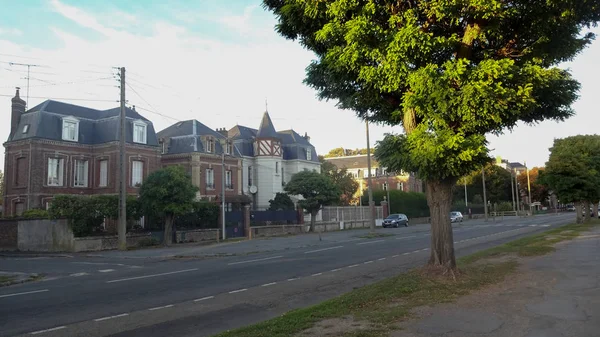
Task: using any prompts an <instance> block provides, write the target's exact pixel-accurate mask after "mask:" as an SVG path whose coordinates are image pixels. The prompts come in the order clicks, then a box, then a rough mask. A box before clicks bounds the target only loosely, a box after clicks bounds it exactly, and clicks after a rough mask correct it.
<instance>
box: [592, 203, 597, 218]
mask: <svg viewBox="0 0 600 337" xmlns="http://www.w3.org/2000/svg"><path fill="white" fill-rule="evenodd" d="M592 217H596V218H597V217H598V201H593V202H592Z"/></svg>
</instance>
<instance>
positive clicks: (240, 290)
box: [229, 288, 248, 294]
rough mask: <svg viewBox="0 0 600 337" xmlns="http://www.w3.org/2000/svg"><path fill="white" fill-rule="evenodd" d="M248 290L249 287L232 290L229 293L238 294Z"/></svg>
mask: <svg viewBox="0 0 600 337" xmlns="http://www.w3.org/2000/svg"><path fill="white" fill-rule="evenodd" d="M246 290H248V289H247V288H244V289H238V290H232V291H230V292H229V293H230V294H237V293H241V292H244V291H246Z"/></svg>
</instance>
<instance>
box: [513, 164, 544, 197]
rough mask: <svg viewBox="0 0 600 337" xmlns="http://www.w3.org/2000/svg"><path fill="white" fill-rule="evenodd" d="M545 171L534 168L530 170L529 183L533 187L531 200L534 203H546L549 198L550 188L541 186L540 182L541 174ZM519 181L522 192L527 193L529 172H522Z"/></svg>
mask: <svg viewBox="0 0 600 337" xmlns="http://www.w3.org/2000/svg"><path fill="white" fill-rule="evenodd" d="M541 171H543V169H542V168H539V167H534V168H532V169H531V170H529V183H530V185H531V199H532V201H534V202H535V201H539V202H541V203H546V200H547V199H548V197H549V191H548V187H547V186H545V185H543V184H541V183H540V181H539V175H540V172H541ZM517 179H518V180H519V184H520V185H521V190H524V191H525V192H527V172H522V173H521V174H520V175H519V176H518V177H517Z"/></svg>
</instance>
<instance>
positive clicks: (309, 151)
mask: <svg viewBox="0 0 600 337" xmlns="http://www.w3.org/2000/svg"><path fill="white" fill-rule="evenodd" d="M306 160H312V150H311V149H306Z"/></svg>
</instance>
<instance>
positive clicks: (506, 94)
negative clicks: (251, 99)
mask: <svg viewBox="0 0 600 337" xmlns="http://www.w3.org/2000/svg"><path fill="white" fill-rule="evenodd" d="M264 5H265V7H266V8H267V9H269V10H272V11H273V12H274V13H275V15H276V17H277V19H278V20H279V23H278V25H277V31H278V32H279V33H280V34H281V35H283V36H284V37H286V38H289V39H294V40H296V39H297V40H299V41H300V42H301V43H302V45H304V46H305V47H306V48H307V49H309V50H311V51H313V52H314V53H315V54H316V57H317V59H316V60H315V61H313V63H312V64H311V65H310V66H309V67H308V68H307V78H306V80H305V82H306V83H307V84H308V85H309V86H311V87H313V88H315V89H316V90H317V91H318V92H319V96H320V97H321V98H322V99H334V100H337V101H338V106H339V107H341V108H343V109H350V110H353V111H356V112H357V113H358V114H359V116H361V117H363V118H365V117H367V116H368V118H369V119H370V120H372V121H376V122H383V123H386V124H391V125H403V126H404V129H405V130H406V131H407V135H389V136H388V137H386V139H385V140H384V141H383V142H382V143H384V144H388V143H389V144H390V145H389V146H383V147H381V150H380V152H379V155H378V157H379V158H381V159H384V158H385V161H386V163H385V164H383V165H384V166H387V167H390V169H391V170H396V171H399V170H400V169H404V170H405V171H415V172H419V174H420V176H421V177H422V178H425V179H428V180H438V181H442V180H446V179H447V178H458V177H461V176H463V175H465V174H468V173H470V172H471V171H472V170H473V169H474V168H475V167H477V166H481V165H482V164H485V163H487V162H488V156H487V152H488V150H487V148H486V145H487V143H486V140H485V134H487V133H501V132H502V131H503V130H504V129H505V128H512V127H514V126H515V125H516V123H517V122H518V121H520V120H521V121H525V122H527V123H536V122H539V121H542V120H545V119H554V120H563V119H565V118H567V117H569V116H571V115H572V113H573V112H572V111H571V109H570V104H571V103H572V102H573V101H574V100H575V99H576V98H577V95H576V92H577V90H578V88H579V84H578V83H577V82H576V81H575V80H574V79H572V77H571V76H570V74H569V72H568V71H565V70H561V69H558V68H555V67H553V66H554V65H556V64H557V63H559V62H562V61H565V60H570V59H571V58H572V57H573V56H575V55H576V54H577V53H578V52H580V51H581V50H582V49H583V48H584V47H586V46H587V45H588V44H589V43H590V42H591V41H592V39H593V37H594V36H593V34H591V33H588V34H584V35H580V34H579V32H580V31H581V30H582V28H584V27H586V26H590V25H595V24H596V22H597V21H598V20H600V6H598V4H597V1H593V0H582V1H578V2H576V5H575V3H574V2H565V1H560V2H559V1H546V2H534V1H522V2H520V3H519V5H518V6H517V5H511V6H509V5H505V4H504V2H501V1H499V0H493V1H473V0H471V1H462V2H456V1H419V2H414V3H407V2H395V1H394V2H388V1H381V2H373V1H367V2H357V1H346V0H336V1H328V2H323V1H304V0H287V1H282V0H264Z"/></svg>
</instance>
